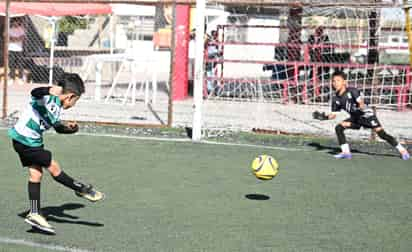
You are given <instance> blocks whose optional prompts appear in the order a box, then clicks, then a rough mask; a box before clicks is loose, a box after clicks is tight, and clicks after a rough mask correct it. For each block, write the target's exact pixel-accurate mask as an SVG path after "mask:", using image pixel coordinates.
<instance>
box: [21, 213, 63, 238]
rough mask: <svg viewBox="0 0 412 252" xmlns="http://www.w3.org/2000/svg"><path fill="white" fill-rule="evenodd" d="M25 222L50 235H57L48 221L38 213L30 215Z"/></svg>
mask: <svg viewBox="0 0 412 252" xmlns="http://www.w3.org/2000/svg"><path fill="white" fill-rule="evenodd" d="M24 221H25V222H26V223H28V224H30V225H31V226H32V227H34V228H37V229H40V230H41V231H44V232H46V233H49V234H55V233H56V231H54V228H53V227H52V226H51V225H50V224H49V223H48V222H47V221H46V219H45V218H44V217H43V216H41V215H40V214H38V213H29V214H28V215H27V216H26V219H24Z"/></svg>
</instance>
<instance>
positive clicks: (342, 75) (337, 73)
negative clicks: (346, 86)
mask: <svg viewBox="0 0 412 252" xmlns="http://www.w3.org/2000/svg"><path fill="white" fill-rule="evenodd" d="M336 76H339V77H342V79H344V80H346V74H345V73H344V72H343V71H340V70H338V71H335V72H334V73H333V74H332V78H334V77H336Z"/></svg>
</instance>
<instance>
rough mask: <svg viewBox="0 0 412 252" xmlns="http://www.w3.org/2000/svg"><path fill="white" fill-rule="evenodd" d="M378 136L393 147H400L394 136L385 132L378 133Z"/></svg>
mask: <svg viewBox="0 0 412 252" xmlns="http://www.w3.org/2000/svg"><path fill="white" fill-rule="evenodd" d="M376 134H378V136H379V137H380V138H382V139H383V140H385V141H386V142H388V143H389V144H390V145H392V146H393V147H396V146H397V145H398V141H396V139H395V138H394V137H393V136H391V135H389V134H387V133H386V132H385V131H384V130H381V131H378V132H376Z"/></svg>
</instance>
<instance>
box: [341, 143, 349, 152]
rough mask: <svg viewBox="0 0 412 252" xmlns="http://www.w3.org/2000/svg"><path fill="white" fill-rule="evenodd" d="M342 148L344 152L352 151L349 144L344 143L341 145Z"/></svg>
mask: <svg viewBox="0 0 412 252" xmlns="http://www.w3.org/2000/svg"><path fill="white" fill-rule="evenodd" d="M340 148H341V149H342V152H343V153H350V148H349V144H347V143H346V144H342V145H341V146H340Z"/></svg>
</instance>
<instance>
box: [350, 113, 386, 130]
mask: <svg viewBox="0 0 412 252" xmlns="http://www.w3.org/2000/svg"><path fill="white" fill-rule="evenodd" d="M344 122H350V123H351V127H349V128H350V129H360V128H361V127H364V128H366V129H376V128H379V127H382V125H381V123H380V122H379V120H378V118H377V117H376V116H375V115H373V116H369V117H362V116H360V117H349V118H348V119H346V120H344Z"/></svg>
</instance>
